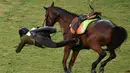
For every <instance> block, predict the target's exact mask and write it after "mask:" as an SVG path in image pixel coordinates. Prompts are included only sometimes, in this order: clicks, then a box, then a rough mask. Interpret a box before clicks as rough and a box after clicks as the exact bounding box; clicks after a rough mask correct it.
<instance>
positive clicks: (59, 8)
mask: <svg viewBox="0 0 130 73" xmlns="http://www.w3.org/2000/svg"><path fill="white" fill-rule="evenodd" d="M53 8H55V9H56V11H57V12H64V13H67V14H70V15H74V16H79V15H78V14H76V13H73V12H69V11H67V10H65V9H63V8H61V7H57V6H54V7H53Z"/></svg>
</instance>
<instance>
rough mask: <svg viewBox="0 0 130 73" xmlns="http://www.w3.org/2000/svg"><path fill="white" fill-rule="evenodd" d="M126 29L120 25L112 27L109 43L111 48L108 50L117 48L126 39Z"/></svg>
mask: <svg viewBox="0 0 130 73" xmlns="http://www.w3.org/2000/svg"><path fill="white" fill-rule="evenodd" d="M127 36H128V35H127V31H126V30H125V29H124V28H123V27H121V26H116V27H114V28H113V31H112V37H111V38H112V42H111V44H110V46H111V48H109V49H108V50H113V49H116V48H119V47H120V46H121V44H122V43H123V42H124V41H125V40H126V39H127Z"/></svg>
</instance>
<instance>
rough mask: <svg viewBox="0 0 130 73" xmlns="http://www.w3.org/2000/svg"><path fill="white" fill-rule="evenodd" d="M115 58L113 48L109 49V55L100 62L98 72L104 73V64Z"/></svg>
mask: <svg viewBox="0 0 130 73" xmlns="http://www.w3.org/2000/svg"><path fill="white" fill-rule="evenodd" d="M114 58H116V53H115V51H114V50H112V51H110V56H109V58H108V59H106V60H105V61H103V62H101V66H100V69H99V73H104V67H105V66H106V64H107V63H108V62H109V61H111V60H112V59H114Z"/></svg>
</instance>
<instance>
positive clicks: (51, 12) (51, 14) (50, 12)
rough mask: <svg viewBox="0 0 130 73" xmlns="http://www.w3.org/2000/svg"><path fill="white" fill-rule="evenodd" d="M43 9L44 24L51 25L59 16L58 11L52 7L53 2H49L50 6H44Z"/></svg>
mask: <svg viewBox="0 0 130 73" xmlns="http://www.w3.org/2000/svg"><path fill="white" fill-rule="evenodd" d="M44 9H45V10H46V14H45V22H46V24H45V25H46V26H53V25H54V24H55V23H56V22H57V21H58V18H59V14H58V12H56V10H55V9H54V2H53V3H52V4H51V6H50V7H44ZM43 24H44V23H43Z"/></svg>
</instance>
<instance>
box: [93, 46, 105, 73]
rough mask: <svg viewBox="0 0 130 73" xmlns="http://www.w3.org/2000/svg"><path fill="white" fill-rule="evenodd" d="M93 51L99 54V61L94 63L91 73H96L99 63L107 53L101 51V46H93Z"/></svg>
mask: <svg viewBox="0 0 130 73" xmlns="http://www.w3.org/2000/svg"><path fill="white" fill-rule="evenodd" d="M92 49H93V50H94V51H95V52H97V53H98V54H99V57H98V59H97V60H96V61H95V62H93V63H92V69H91V73H96V67H97V65H98V63H99V62H100V61H101V60H102V59H103V58H104V57H105V56H106V52H105V51H103V50H102V49H101V47H100V46H99V45H97V46H96V45H93V47H92Z"/></svg>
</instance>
